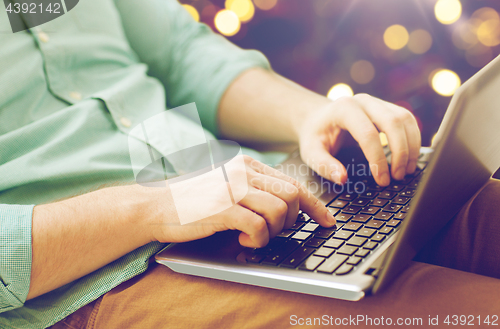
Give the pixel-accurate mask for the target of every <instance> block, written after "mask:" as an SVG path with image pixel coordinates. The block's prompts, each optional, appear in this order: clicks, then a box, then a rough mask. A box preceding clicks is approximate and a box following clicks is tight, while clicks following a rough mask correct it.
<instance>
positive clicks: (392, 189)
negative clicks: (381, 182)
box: [386, 184, 405, 192]
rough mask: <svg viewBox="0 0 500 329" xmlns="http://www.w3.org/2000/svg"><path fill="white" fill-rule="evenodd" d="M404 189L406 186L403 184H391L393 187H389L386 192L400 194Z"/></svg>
mask: <svg viewBox="0 0 500 329" xmlns="http://www.w3.org/2000/svg"><path fill="white" fill-rule="evenodd" d="M404 188H405V186H404V185H402V184H391V185H389V186H387V188H386V190H389V191H396V192H399V191H401V190H402V189H404Z"/></svg>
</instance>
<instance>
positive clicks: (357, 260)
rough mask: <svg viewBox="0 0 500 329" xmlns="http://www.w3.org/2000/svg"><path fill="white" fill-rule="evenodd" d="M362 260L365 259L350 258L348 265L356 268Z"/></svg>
mask: <svg viewBox="0 0 500 329" xmlns="http://www.w3.org/2000/svg"><path fill="white" fill-rule="evenodd" d="M362 260H363V258H361V257H356V256H352V257H349V260H348V261H347V264H349V265H354V266H356V265H358V264H359V263H360V262H361V261H362Z"/></svg>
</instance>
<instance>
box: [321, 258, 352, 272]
mask: <svg viewBox="0 0 500 329" xmlns="http://www.w3.org/2000/svg"><path fill="white" fill-rule="evenodd" d="M347 258H348V257H347V256H343V255H337V254H335V255H332V256H331V257H330V258H328V259H327V260H326V261H325V262H324V263H323V264H321V266H320V267H318V272H324V273H333V272H334V271H335V270H336V269H337V268H339V267H340V265H342V264H343V263H344V262H345V261H346V260H347Z"/></svg>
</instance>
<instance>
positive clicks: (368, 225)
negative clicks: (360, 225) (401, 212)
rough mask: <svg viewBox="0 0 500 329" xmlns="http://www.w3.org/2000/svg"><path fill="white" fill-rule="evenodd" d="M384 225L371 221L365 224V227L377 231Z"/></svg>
mask: <svg viewBox="0 0 500 329" xmlns="http://www.w3.org/2000/svg"><path fill="white" fill-rule="evenodd" d="M384 223H385V222H384V221H381V220H376V219H372V220H371V221H369V222H368V223H366V224H365V227H368V228H375V229H379V228H381V227H382V226H384Z"/></svg>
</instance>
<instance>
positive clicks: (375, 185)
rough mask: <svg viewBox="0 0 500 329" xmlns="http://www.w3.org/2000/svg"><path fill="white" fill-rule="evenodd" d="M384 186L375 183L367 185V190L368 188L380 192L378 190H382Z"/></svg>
mask: <svg viewBox="0 0 500 329" xmlns="http://www.w3.org/2000/svg"><path fill="white" fill-rule="evenodd" d="M384 188H385V187H382V186H380V185H377V184H375V183H373V184H370V185H368V190H369V191H376V192H380V191H382V190H383V189H384Z"/></svg>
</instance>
